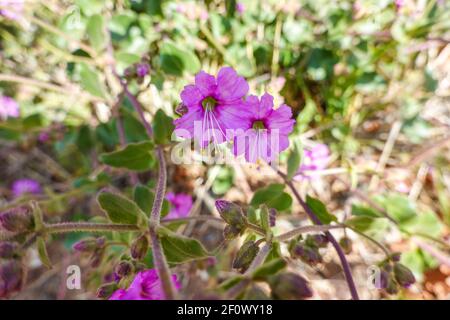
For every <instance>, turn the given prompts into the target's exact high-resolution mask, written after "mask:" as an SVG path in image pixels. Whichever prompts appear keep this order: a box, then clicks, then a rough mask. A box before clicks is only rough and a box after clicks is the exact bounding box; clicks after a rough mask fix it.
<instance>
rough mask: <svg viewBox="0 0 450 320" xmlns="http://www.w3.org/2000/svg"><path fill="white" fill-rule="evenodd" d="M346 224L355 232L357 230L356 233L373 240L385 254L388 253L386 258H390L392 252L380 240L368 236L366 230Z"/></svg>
mask: <svg viewBox="0 0 450 320" xmlns="http://www.w3.org/2000/svg"><path fill="white" fill-rule="evenodd" d="M344 226H345V227H347V228H349V229H351V230H353V231H354V232H356V233H357V234H359V235H360V236H362V237H364V238H366V239H367V240H369V241H371V242H372V243H373V244H375V245H376V246H377V247H378V248H380V249H381V250H382V251H383V252H384V254H385V255H386V258H390V256H391V253H390V252H389V250H388V249H387V248H386V247H385V246H383V245H382V244H381V243H380V242H378V241H377V240H375V239H374V238H372V237H371V236H368V235H367V234H365V233H364V232H361V231H359V230H358V229H356V228H353V227H351V226H349V225H346V224H344Z"/></svg>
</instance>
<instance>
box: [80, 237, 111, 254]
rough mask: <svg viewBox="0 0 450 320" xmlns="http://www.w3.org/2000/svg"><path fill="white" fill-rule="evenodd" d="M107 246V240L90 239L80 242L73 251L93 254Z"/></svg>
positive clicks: (102, 238)
mask: <svg viewBox="0 0 450 320" xmlns="http://www.w3.org/2000/svg"><path fill="white" fill-rule="evenodd" d="M104 245H105V238H104V237H100V238H88V239H83V240H80V241H78V242H77V243H75V244H74V245H73V246H72V249H73V250H75V251H80V252H91V251H94V250H95V249H97V248H102V247H104Z"/></svg>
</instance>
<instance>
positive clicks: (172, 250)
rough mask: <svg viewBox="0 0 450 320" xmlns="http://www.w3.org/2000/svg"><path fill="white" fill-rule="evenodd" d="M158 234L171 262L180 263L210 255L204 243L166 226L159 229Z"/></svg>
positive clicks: (168, 260)
mask: <svg viewBox="0 0 450 320" xmlns="http://www.w3.org/2000/svg"><path fill="white" fill-rule="evenodd" d="M158 235H159V236H160V238H161V244H162V246H163V249H164V254H165V256H166V258H167V262H169V263H173V264H180V263H185V262H187V261H192V260H197V259H204V258H207V257H209V254H208V252H207V251H206V249H205V248H204V247H203V245H202V244H201V243H200V242H198V241H197V240H195V239H192V238H188V237H185V236H182V235H179V234H176V233H174V232H172V231H170V230H169V229H167V228H164V227H160V228H159V229H158Z"/></svg>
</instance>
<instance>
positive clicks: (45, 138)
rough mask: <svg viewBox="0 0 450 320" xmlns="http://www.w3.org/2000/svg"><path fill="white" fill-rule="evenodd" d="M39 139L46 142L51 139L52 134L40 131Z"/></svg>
mask: <svg viewBox="0 0 450 320" xmlns="http://www.w3.org/2000/svg"><path fill="white" fill-rule="evenodd" d="M38 140H39V142H42V143H45V142H47V141H48V140H50V134H49V133H48V132H47V131H42V132H40V133H39V136H38Z"/></svg>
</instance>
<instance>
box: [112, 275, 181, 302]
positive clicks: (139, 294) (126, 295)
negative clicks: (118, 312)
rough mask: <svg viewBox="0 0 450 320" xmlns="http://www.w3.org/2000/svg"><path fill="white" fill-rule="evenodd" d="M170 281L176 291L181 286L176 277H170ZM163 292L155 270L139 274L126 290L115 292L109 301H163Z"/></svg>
mask: <svg viewBox="0 0 450 320" xmlns="http://www.w3.org/2000/svg"><path fill="white" fill-rule="evenodd" d="M172 281H173V284H174V286H175V288H176V289H180V287H181V285H180V283H179V282H178V280H177V276H176V275H173V276H172ZM164 299H165V296H164V291H163V289H162V286H161V281H160V279H159V277H158V274H157V273H156V270H155V269H149V270H145V271H141V272H139V273H138V274H137V275H136V276H135V277H134V280H133V282H132V283H131V284H130V286H129V287H128V289H127V290H124V289H118V290H116V291H115V292H114V293H113V294H112V296H111V297H110V298H109V300H164Z"/></svg>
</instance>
